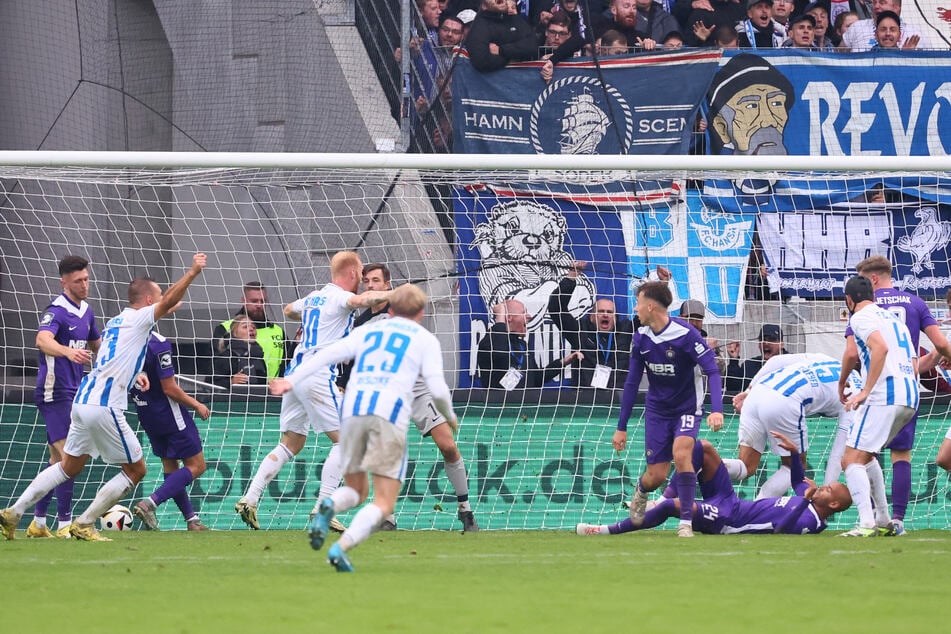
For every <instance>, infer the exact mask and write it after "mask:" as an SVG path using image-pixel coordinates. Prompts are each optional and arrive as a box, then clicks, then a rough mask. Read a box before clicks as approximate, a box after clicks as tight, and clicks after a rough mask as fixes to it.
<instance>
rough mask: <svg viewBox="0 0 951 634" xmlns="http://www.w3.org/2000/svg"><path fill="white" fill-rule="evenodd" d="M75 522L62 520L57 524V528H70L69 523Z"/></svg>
mask: <svg viewBox="0 0 951 634" xmlns="http://www.w3.org/2000/svg"><path fill="white" fill-rule="evenodd" d="M72 523H73V520H60V521H59V523H58V524H57V526H56V530H61V529H63V528H69V525H70V524H72Z"/></svg>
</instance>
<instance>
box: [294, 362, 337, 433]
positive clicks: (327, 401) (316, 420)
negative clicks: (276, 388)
mask: <svg viewBox="0 0 951 634" xmlns="http://www.w3.org/2000/svg"><path fill="white" fill-rule="evenodd" d="M342 403H343V395H342V394H341V393H340V392H339V391H338V390H337V386H336V385H334V383H333V377H332V375H331V374H330V373H329V372H327V373H324V372H318V373H316V374H314V375H312V376H310V377H308V378H306V379H304V380H303V381H301V382H300V383H298V384H297V385H295V386H294V389H293V390H291V391H290V392H288V393H286V394H285V395H284V396H283V397H282V399H281V432H285V431H292V432H294V433H297V434H300V435H301V436H306V435H308V434H309V433H310V430H311V429H312V430H314V433H315V434H322V433H325V432H328V431H337V430H338V429H340V406H341V404H342Z"/></svg>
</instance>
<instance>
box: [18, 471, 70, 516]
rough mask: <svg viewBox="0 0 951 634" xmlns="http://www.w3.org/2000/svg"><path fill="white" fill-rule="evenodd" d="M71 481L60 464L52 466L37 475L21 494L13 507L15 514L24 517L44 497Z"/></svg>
mask: <svg viewBox="0 0 951 634" xmlns="http://www.w3.org/2000/svg"><path fill="white" fill-rule="evenodd" d="M67 480H69V477H68V476H67V475H66V472H65V471H63V467H62V465H61V464H60V463H58V462H57V463H56V464H53V465H50V466H48V467H46V468H45V469H43V470H42V471H40V472H39V474H37V476H36V477H35V478H33V481H32V482H30V485H29V486H28V487H26V490H25V491H24V492H23V493H22V494H20V497H19V498H17V501H16V502H14V503H13V506H12V507H11V508H12V509H13V512H14V513H16V514H17V515H18V516H20V517H23V514H24V513H26V510H27V509H28V508H30V507H31V506H33V505H34V504H36V503H37V502H39V501H40V498H42V497H43V496H44V495H46V494H47V493H49V492H50V491H52V490H53V489H55V488H56V487H57V486H58V485H60V484H62V483H63V482H66V481H67Z"/></svg>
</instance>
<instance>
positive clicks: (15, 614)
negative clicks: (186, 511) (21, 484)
mask: <svg viewBox="0 0 951 634" xmlns="http://www.w3.org/2000/svg"><path fill="white" fill-rule="evenodd" d="M110 535H111V536H113V537H115V541H113V542H112V543H75V542H68V541H61V540H42V541H34V540H27V539H26V538H25V536H24V534H23V531H20V532H18V534H17V539H16V541H13V542H2V543H0V569H2V571H3V590H2V592H3V594H2V597H3V598H2V601H0V605H2V608H0V619H2V623H3V631H4V632H11V633H13V632H30V631H41V630H42V629H44V628H45V627H48V626H53V624H54V623H55V628H54V629H55V631H63V632H72V633H76V632H78V633H84V632H96V633H101V632H106V631H114V632H137V633H141V632H162V633H181V634H185V633H192V632H194V633H196V634H197V633H203V632H228V633H234V634H238V633H244V632H292V631H293V632H334V633H338V634H346V633H350V632H361V633H362V632H366V633H371V632H440V633H447V632H448V633H452V634H459V633H462V632H546V633H550V632H581V633H587V632H607V631H617V632H678V633H685V634H686V633H688V632H717V633H718V632H724V633H727V632H730V633H732V632H764V633H770V634H773V633H776V632H796V633H797V634H801V633H803V632H836V633H846V632H862V633H867V634H872V633H875V632H903V633H904V632H943V631H947V630H946V629H945V628H947V627H948V615H949V614H951V609H949V607H948V604H947V603H945V601H947V593H948V589H949V588H951V565H949V562H951V534H949V533H947V532H945V531H915V532H912V533H909V534H907V535H905V536H902V537H897V538H866V539H861V538H851V539H847V538H839V537H836V535H835V533H834V532H829V533H827V534H823V535H818V536H772V535H749V536H706V535H698V536H697V537H696V538H694V539H692V540H687V539H678V538H677V537H676V534H675V533H674V532H673V531H669V530H668V531H656V530H655V531H649V532H644V533H634V534H630V535H622V536H614V537H601V538H598V537H584V538H582V537H578V536H576V535H574V534H573V533H572V532H567V531H566V532H554V531H545V532H536V531H519V532H488V531H483V532H481V533H477V534H467V535H463V534H460V533H456V532H436V531H427V532H412V531H397V532H392V533H376V534H374V535H373V536H371V538H370V540H369V541H368V542H366V543H364V544H362V545H361V546H360V547H359V548H357V549H356V550H354V551H352V553H351V559H352V561H353V564H354V566H355V568H356V572H355V573H353V574H339V573H336V572H335V571H334V570H333V569H332V568H330V567H329V566H328V565H327V564H326V559H325V555H324V552H314V551H313V550H311V548H310V546H309V545H308V543H307V538H306V535H305V534H304V533H303V532H300V531H261V532H253V531H213V532H208V533H186V532H181V531H178V532H160V533H148V532H127V533H110ZM332 539H333V538H331V540H332ZM328 545H329V544H328ZM325 548H326V546H325ZM43 624H46V625H45V626H44V625H43Z"/></svg>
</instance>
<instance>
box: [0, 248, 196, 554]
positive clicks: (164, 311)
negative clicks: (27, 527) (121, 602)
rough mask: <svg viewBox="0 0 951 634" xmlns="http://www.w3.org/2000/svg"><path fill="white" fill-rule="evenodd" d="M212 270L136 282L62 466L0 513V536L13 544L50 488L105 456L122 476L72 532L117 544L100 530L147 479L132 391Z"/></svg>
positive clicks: (89, 385) (80, 400)
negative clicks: (194, 288)
mask: <svg viewBox="0 0 951 634" xmlns="http://www.w3.org/2000/svg"><path fill="white" fill-rule="evenodd" d="M206 264H207V257H206V256H205V254H204V253H196V254H195V255H194V256H193V257H192V263H191V267H190V268H189V270H188V271H186V272H185V274H184V275H183V276H182V277H181V278H180V279H179V280H178V281H177V282H175V283H174V284H172V285H171V286H170V287H168V289H167V290H166V291H165V292H164V293H163V292H162V288H161V287H160V286H159V285H158V284H156V283H155V281H154V280H152V279H151V278H148V277H140V278H136V279H134V280H132V281H131V282H129V291H128V293H129V304H128V306H127V307H126V308H125V309H124V310H123V311H122V312H121V313H119V314H118V315H116V316H115V317H113V318H112V319H110V320H109V321H108V322H107V323H106V327H105V328H104V329H103V336H102V339H103V343H102V346H101V347H102V350H101V351H100V353H99V354H98V355H96V363H95V364H94V365H93V368H92V370H91V371H90V372H89V374H87V375H86V376H85V377H84V378H83V380H82V382H81V383H80V385H79V390H78V391H77V392H76V397H75V398H74V399H73V409H72V411H71V412H70V426H69V433H68V434H67V436H66V444H65V445H63V460H62V462H60V463H59V464H55V465H52V466H50V467H47V468H46V469H44V470H43V471H42V472H41V473H40V474H39V475H38V476H36V477H35V478H33V481H32V482H30V484H29V485H28V486H27V487H26V489H25V490H24V491H23V493H22V494H21V495H20V497H19V498H17V500H16V502H14V503H13V505H12V506H10V507H9V508H5V509H3V510H0V532H2V533H3V536H4V537H5V538H6V539H8V540H12V539H14V537H15V535H16V528H17V524H18V523H19V521H20V518H21V517H22V516H23V513H24V511H25V510H26V509H27V508H29V507H30V506H32V505H33V504H35V503H36V502H37V500H39V499H40V498H42V497H43V496H44V495H46V494H47V493H48V492H49V491H50V490H51V489H53V488H54V487H56V486H57V485H59V484H62V483H63V482H65V481H66V480H69V479H70V478H73V477H75V476H77V475H79V473H80V472H82V470H83V469H84V468H85V467H86V463H88V462H89V459H90V458H91V457H94V456H100V457H101V458H102V460H103V462H106V463H107V464H116V465H119V467H120V468H121V471H120V472H119V473H118V474H116V475H115V476H114V477H113V478H111V479H110V480H109V481H107V482H106V483H105V484H103V485H102V486H101V487H100V488H99V490H98V491H97V492H96V497H95V498H94V499H93V501H92V502H91V503H90V504H89V506H88V507H86V510H85V511H83V513H82V514H81V515H80V516H79V517H77V518H76V519H75V521H74V522H73V523H72V524H70V526H69V534H70V536H72V537H73V538H74V539H79V540H82V541H112V540H110V539H108V538H107V537H103V536H102V535H100V534H99V531H97V530H96V527H95V523H96V520H97V519H99V518H100V517H101V516H102V514H103V513H105V512H106V510H107V509H108V508H109V507H111V506H112V505H113V504H115V503H116V502H118V501H119V500H121V499H122V498H123V497H124V496H125V495H127V494H128V493H129V492H130V491H131V490H132V489H133V488H134V487H135V485H136V484H138V483H139V481H141V480H142V478H143V477H144V476H145V471H146V467H145V460H144V459H143V456H142V445H141V444H140V443H139V440H138V438H137V437H136V435H135V433H134V432H133V431H132V428H131V427H129V423H128V422H127V421H126V418H125V410H126V409H127V408H128V405H129V403H128V400H129V394H128V392H129V390H130V389H131V388H132V386H133V384H135V383H136V382H137V380H138V379H137V377H138V376H139V370H141V369H142V362H143V361H144V360H145V352H146V348H147V347H148V340H149V337H150V334H151V331H152V328H153V327H154V326H155V323H156V322H157V321H158V320H159V319H161V318H162V317H164V316H165V315H168V314H169V313H171V312H172V311H174V310H176V309H177V308H178V307H179V306H180V305H181V300H182V298H183V297H184V296H185V291H186V290H188V287H189V285H191V283H192V282H193V281H194V280H195V279H196V278H197V277H198V275H199V274H200V273H201V271H202V270H203V269H204V268H205V265H206Z"/></svg>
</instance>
